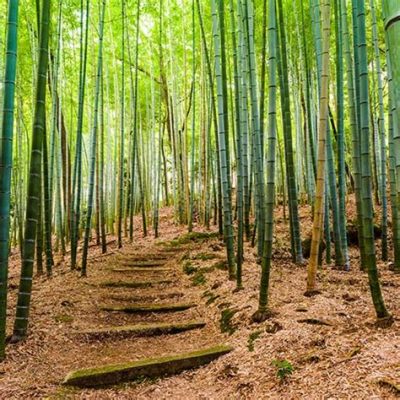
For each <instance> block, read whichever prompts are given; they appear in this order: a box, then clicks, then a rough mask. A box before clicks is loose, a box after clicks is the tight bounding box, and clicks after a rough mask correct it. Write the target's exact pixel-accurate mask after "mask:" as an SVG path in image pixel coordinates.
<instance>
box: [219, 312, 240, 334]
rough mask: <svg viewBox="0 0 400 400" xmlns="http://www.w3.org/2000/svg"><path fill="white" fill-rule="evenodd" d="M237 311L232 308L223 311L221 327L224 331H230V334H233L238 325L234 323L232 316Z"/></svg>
mask: <svg viewBox="0 0 400 400" xmlns="http://www.w3.org/2000/svg"><path fill="white" fill-rule="evenodd" d="M236 312H237V311H236V310H232V309H230V308H226V309H225V310H222V311H221V318H220V320H219V327H220V329H221V332H222V333H229V335H232V334H233V333H234V332H235V331H236V326H235V325H233V324H232V318H233V316H234V315H235V314H236Z"/></svg>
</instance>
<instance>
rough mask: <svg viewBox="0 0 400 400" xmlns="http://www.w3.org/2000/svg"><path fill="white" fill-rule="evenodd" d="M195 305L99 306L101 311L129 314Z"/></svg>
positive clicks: (183, 309) (182, 308)
mask: <svg viewBox="0 0 400 400" xmlns="http://www.w3.org/2000/svg"><path fill="white" fill-rule="evenodd" d="M193 307H196V304H194V303H175V304H174V303H169V304H168V303H167V304H165V303H163V304H128V305H125V306H113V305H109V306H101V307H100V309H101V310H103V311H118V312H125V313H129V314H133V313H148V312H175V311H185V310H188V309H189V308H193Z"/></svg>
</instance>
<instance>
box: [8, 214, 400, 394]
mask: <svg viewBox="0 0 400 400" xmlns="http://www.w3.org/2000/svg"><path fill="white" fill-rule="evenodd" d="M300 214H301V219H302V230H303V235H304V236H305V235H307V234H308V233H309V231H310V229H311V223H310V210H309V208H308V207H302V208H301V213H300ZM171 221H172V210H171V209H163V210H162V212H161V221H160V236H161V237H160V239H157V240H154V238H152V237H150V236H149V237H147V238H141V237H140V231H139V232H137V233H136V236H135V240H134V243H133V244H126V245H125V246H124V247H123V249H120V250H118V249H117V246H116V242H115V241H113V242H112V243H111V244H110V246H109V254H108V255H104V256H102V255H101V253H100V249H98V248H95V247H93V248H91V250H90V263H89V265H88V277H87V278H81V277H80V275H79V272H78V271H70V269H69V262H68V257H65V259H64V260H58V261H57V264H58V265H57V266H55V267H54V274H53V277H52V278H51V279H48V278H46V277H35V280H34V289H33V296H32V309H31V315H30V321H31V323H30V331H29V336H28V338H27V339H26V340H25V341H24V342H22V343H18V344H16V345H9V346H8V348H7V359H6V361H5V362H3V363H2V364H0V399H34V398H43V399H114V398H115V399H394V398H398V396H399V392H396V389H394V388H393V387H391V386H390V385H387V384H384V383H382V382H381V383H379V382H380V381H382V380H387V381H391V382H392V383H394V384H396V383H397V384H398V385H399V384H400V328H399V317H400V276H398V275H397V276H396V275H394V274H393V273H392V272H390V271H389V270H388V263H382V262H380V263H379V269H380V274H381V283H382V289H383V293H384V297H385V299H386V303H387V306H388V308H389V309H390V311H391V312H392V313H393V315H394V316H395V318H396V322H395V323H394V324H393V325H392V326H391V327H390V328H387V329H381V328H378V327H376V326H375V325H374V318H375V317H374V312H373V307H372V303H371V298H370V294H369V288H368V282H367V277H366V275H365V273H363V272H361V271H360V269H359V262H358V259H357V249H356V248H351V254H350V255H351V266H352V269H351V271H350V272H342V271H337V270H334V269H332V268H330V267H326V266H325V267H324V268H323V269H322V270H320V271H319V278H318V286H319V289H320V291H321V294H320V295H318V296H315V297H312V298H309V297H305V296H304V291H305V283H306V267H305V266H303V267H299V266H295V265H294V264H293V263H292V262H291V258H290V254H289V247H290V240H289V236H288V227H287V225H286V224H285V223H284V220H283V217H282V208H279V209H278V210H277V211H276V215H275V221H276V234H275V236H276V237H275V244H274V261H273V268H272V272H271V285H270V305H271V308H272V310H273V311H274V312H275V315H274V316H273V317H272V318H271V319H270V320H267V321H265V322H264V323H261V324H255V323H252V322H251V315H252V314H253V313H254V312H255V311H256V309H257V300H258V287H259V278H260V267H259V266H258V265H257V263H256V257H255V255H254V249H252V248H251V247H250V245H249V243H246V244H245V263H244V266H243V268H244V272H243V285H244V290H242V291H239V292H234V289H235V282H231V281H229V280H228V279H227V271H225V270H223V268H221V261H223V260H224V259H225V251H224V247H223V245H222V243H221V242H220V241H219V239H218V238H217V237H215V236H214V237H211V238H209V239H208V240H203V241H195V240H194V241H189V243H186V244H182V245H181V246H178V248H179V251H177V252H176V253H171V255H170V256H169V259H168V260H167V263H166V264H165V266H166V267H170V268H171V271H168V272H165V275H163V276H161V275H157V277H156V278H155V279H161V278H163V279H167V278H170V279H171V281H172V282H171V283H170V284H164V285H161V286H158V287H154V288H145V289H123V288H101V287H98V286H99V283H100V282H104V281H106V280H118V279H123V280H128V279H129V278H128V277H127V276H124V274H123V273H118V272H113V271H112V270H111V269H112V268H118V267H120V268H122V263H123V262H122V260H123V256H124V255H125V256H128V255H132V254H135V255H144V256H146V255H148V254H154V253H157V252H159V250H160V248H162V247H163V245H165V243H166V242H168V241H171V240H173V239H176V238H178V237H182V235H184V234H185V233H186V229H185V228H184V227H181V226H177V225H174V224H173V223H172V222H171ZM139 225H140V220H137V221H136V225H135V226H139ZM214 228H215V227H214ZM195 230H196V231H202V230H203V231H204V229H201V228H198V227H195ZM111 239H112V238H111ZM126 242H127V243H128V240H126ZM17 258H18V257H17V255H15V256H13V258H12V260H13V261H12V263H11V271H10V284H9V290H10V293H11V294H10V296H9V311H8V322H9V326H8V329H9V332H10V333H11V329H12V322H13V318H14V314H15V303H16V294H17V286H18V274H19V267H20V266H19V261H18V260H17ZM125 258H126V257H125ZM222 264H223V263H222ZM185 266H186V267H185ZM196 268H197V269H196ZM189 272H192V274H188V273H189ZM146 274H147V275H146V276H152V277H153V275H152V273H149V272H147V273H146ZM149 274H150V275H149ZM159 274H160V273H159ZM129 277H132V278H133V277H135V278H134V279H137V280H143V279H144V277H143V274H142V273H140V272H139V273H137V274H136V275H135V274H133V275H132V274H129ZM169 294H170V295H171V296H172V297H171V299H170V300H165V299H164V300H163V302H167V301H169V302H173V301H175V302H185V303H186V302H194V303H196V304H197V307H195V308H191V309H189V310H186V311H181V312H175V313H168V314H152V313H151V314H143V315H140V316H137V315H130V314H122V313H110V312H106V311H101V310H100V308H99V306H101V305H104V304H113V305H117V304H120V303H119V302H118V301H117V297H124V296H128V297H129V296H134V297H137V298H138V299H139V301H141V302H143V301H146V299H148V298H149V296H156V297H157V296H158V297H161V296H160V295H162V296H164V297H167V296H168V295H169ZM199 319H203V320H204V321H205V322H206V326H205V327H204V328H202V329H200V330H199V329H197V330H191V331H187V332H184V333H179V334H175V335H162V336H155V337H134V338H132V337H131V338H118V339H115V338H114V339H102V340H100V339H99V340H87V339H85V338H84V337H82V336H79V335H77V332H79V331H82V330H87V329H93V328H96V327H104V326H109V325H124V324H132V323H134V322H135V323H137V322H148V321H152V322H155V321H163V322H168V321H170V322H171V321H173V322H184V321H188V320H199ZM221 328H222V330H224V331H226V332H224V333H222V332H221ZM222 343H225V344H230V345H232V346H233V347H234V350H233V351H232V352H231V353H229V354H227V355H225V356H223V357H221V358H219V359H218V360H216V361H214V362H212V363H210V364H208V365H205V366H203V367H201V368H198V369H196V370H191V371H187V372H184V373H181V374H179V375H176V376H172V377H166V378H160V379H151V380H141V381H140V382H134V383H126V384H119V385H117V386H110V387H103V388H100V389H77V388H73V387H68V386H63V385H62V381H63V379H64V378H65V376H66V375H67V374H68V372H70V371H71V370H75V369H79V368H88V367H95V366H101V365H104V364H117V363H123V362H127V361H133V360H138V359H141V358H143V357H158V356H161V355H169V354H179V353H182V352H186V351H192V350H195V349H198V348H205V347H209V346H213V345H217V344H222ZM277 360H281V361H282V360H287V361H288V362H289V363H290V365H292V366H293V368H294V369H293V372H292V373H291V374H289V375H288V376H287V377H286V379H279V378H278V376H277V367H276V366H275V365H274V361H277ZM397 389H399V388H397Z"/></svg>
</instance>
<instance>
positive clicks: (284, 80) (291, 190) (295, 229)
mask: <svg viewBox="0 0 400 400" xmlns="http://www.w3.org/2000/svg"><path fill="white" fill-rule="evenodd" d="M277 4H278V14H277V15H278V21H279V31H278V32H279V36H278V37H279V39H278V40H279V43H280V48H279V52H278V54H279V57H278V60H279V61H280V62H279V70H280V72H281V73H280V82H281V107H282V113H283V127H284V129H283V131H284V139H285V140H284V143H285V158H286V180H287V187H288V198H289V216H290V226H291V229H290V232H291V242H292V257H293V261H294V262H296V264H302V263H303V252H302V245H301V236H300V222H299V215H298V197H297V184H296V174H295V169H294V154H293V143H292V126H291V118H290V94H289V78H288V67H287V48H286V34H285V27H284V18H283V7H282V0H278V2H277Z"/></svg>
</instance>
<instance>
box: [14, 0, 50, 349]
mask: <svg viewBox="0 0 400 400" xmlns="http://www.w3.org/2000/svg"><path fill="white" fill-rule="evenodd" d="M50 5H51V4H50V0H43V3H42V14H41V24H40V26H41V30H40V31H41V33H40V48H39V65H38V71H37V81H36V103H35V113H34V124H33V135H32V144H31V160H30V168H29V183H28V192H27V202H26V217H25V234H24V245H23V259H22V266H21V278H20V284H19V291H18V301H17V312H16V318H15V323H14V331H13V336H12V339H11V340H12V342H18V341H20V340H22V339H23V338H25V336H26V334H27V329H28V319H29V309H30V300H31V292H32V276H33V262H34V257H35V239H36V231H37V224H38V211H39V210H38V209H39V206H40V198H41V196H40V176H41V159H42V144H43V137H44V132H45V121H46V120H45V105H46V77H47V66H48V59H49V55H48V47H49V46H48V45H49V22H50Z"/></svg>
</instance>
